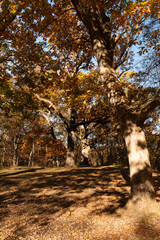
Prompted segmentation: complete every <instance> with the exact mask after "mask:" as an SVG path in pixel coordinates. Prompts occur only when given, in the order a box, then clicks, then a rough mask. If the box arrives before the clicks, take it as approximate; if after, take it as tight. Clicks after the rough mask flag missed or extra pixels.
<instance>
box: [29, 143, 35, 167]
mask: <svg viewBox="0 0 160 240" xmlns="http://www.w3.org/2000/svg"><path fill="white" fill-rule="evenodd" d="M34 153H35V142H34V140H33V142H32V148H31V151H30V154H29V161H28V166H34V162H33V157H34Z"/></svg>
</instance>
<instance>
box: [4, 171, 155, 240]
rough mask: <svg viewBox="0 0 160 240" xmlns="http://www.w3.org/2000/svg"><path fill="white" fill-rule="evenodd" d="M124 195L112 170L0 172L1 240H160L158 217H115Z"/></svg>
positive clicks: (123, 187)
mask: <svg viewBox="0 0 160 240" xmlns="http://www.w3.org/2000/svg"><path fill="white" fill-rule="evenodd" d="M154 180H155V186H156V191H157V201H159V202H160V173H158V172H154ZM129 191H130V187H129V186H127V184H126V182H125V180H124V179H123V178H122V176H121V174H120V170H119V168H118V167H114V166H108V167H89V168H72V169H69V168H50V169H49V168H44V169H38V168H34V169H29V168H16V169H13V168H11V169H3V170H0V240H20V239H26V240H81V239H83V240H108V239H110V240H126V239H128V240H160V213H159V212H157V214H154V215H151V216H149V217H133V216H127V215H126V214H124V215H123V214H121V215H120V214H117V211H116V210H117V209H118V208H123V207H124V205H125V203H126V202H127V199H128V198H129Z"/></svg>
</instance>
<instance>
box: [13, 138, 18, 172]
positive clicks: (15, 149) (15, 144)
mask: <svg viewBox="0 0 160 240" xmlns="http://www.w3.org/2000/svg"><path fill="white" fill-rule="evenodd" d="M17 141H18V139H17V136H15V137H14V139H13V166H14V167H15V166H18V142H17Z"/></svg>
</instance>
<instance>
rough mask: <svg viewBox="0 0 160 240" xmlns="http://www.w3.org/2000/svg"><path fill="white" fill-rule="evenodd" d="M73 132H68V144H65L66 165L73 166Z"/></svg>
mask: <svg viewBox="0 0 160 240" xmlns="http://www.w3.org/2000/svg"><path fill="white" fill-rule="evenodd" d="M74 138H75V136H74V132H73V131H69V132H68V146H67V159H66V166H67V167H75V157H74V140H75V139H74Z"/></svg>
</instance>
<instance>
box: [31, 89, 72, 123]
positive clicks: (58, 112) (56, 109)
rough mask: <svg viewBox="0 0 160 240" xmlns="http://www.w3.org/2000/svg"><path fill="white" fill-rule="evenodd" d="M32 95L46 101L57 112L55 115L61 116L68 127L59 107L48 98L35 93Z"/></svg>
mask: <svg viewBox="0 0 160 240" xmlns="http://www.w3.org/2000/svg"><path fill="white" fill-rule="evenodd" d="M34 95H35V97H36V98H38V100H40V101H41V102H44V103H47V104H48V105H49V108H52V109H53V110H54V111H55V112H56V113H57V115H58V116H59V117H60V118H61V120H62V121H63V122H64V124H65V125H66V126H67V127H68V121H67V119H66V118H65V117H64V116H63V114H62V113H61V112H60V111H59V109H58V108H57V107H56V106H55V105H54V104H53V103H52V102H51V101H50V100H48V99H46V98H42V97H40V96H39V95H38V94H37V93H36V94H34Z"/></svg>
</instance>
